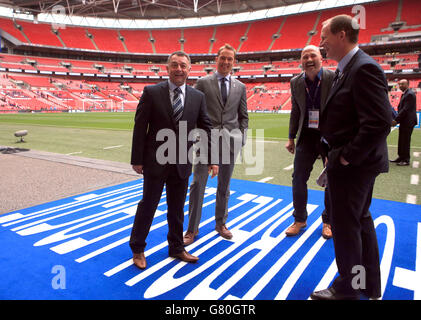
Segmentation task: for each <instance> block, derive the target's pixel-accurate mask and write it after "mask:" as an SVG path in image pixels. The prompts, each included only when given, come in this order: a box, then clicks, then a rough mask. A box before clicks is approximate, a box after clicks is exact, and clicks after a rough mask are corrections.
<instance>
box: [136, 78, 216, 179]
mask: <svg viewBox="0 0 421 320" xmlns="http://www.w3.org/2000/svg"><path fill="white" fill-rule="evenodd" d="M180 121H186V123H187V132H186V134H187V135H186V137H185V138H184V137H182V139H181V140H182V143H181V146H180V141H179V129H178V127H177V124H176V123H175V121H174V118H173V107H172V103H171V101H170V95H169V85H168V81H164V82H161V83H158V84H156V85H151V86H146V87H145V88H144V90H143V94H142V97H141V98H140V101H139V105H138V106H137V110H136V115H135V125H134V129H133V143H132V157H131V164H132V165H143V170H144V171H143V172H144V174H149V175H152V176H161V175H163V174H164V172H165V170H166V169H167V165H165V164H160V163H159V162H158V161H157V157H156V154H157V150H158V148H159V147H160V146H162V145H163V144H164V143H167V145H168V142H167V139H165V141H157V134H158V132H159V131H160V130H163V129H167V131H166V132H168V129H170V130H173V132H175V134H176V141H175V147H176V150H177V157H176V159H175V160H174V163H172V164H175V165H176V167H177V171H178V174H179V176H180V178H182V179H186V178H188V177H189V176H190V174H191V172H192V164H191V162H190V161H189V158H190V159H192V157H191V155H190V156H188V157H187V159H185V160H186V161H183V160H182V161H180V158H179V153H178V151H179V150H180V148H182V150H180V151H182V152H183V153H184V154H187V152H188V151H189V153H191V152H192V148H191V146H192V144H193V141H189V140H188V139H187V137H188V135H189V133H190V131H192V130H193V129H194V128H196V127H197V128H200V129H203V130H205V131H206V132H207V134H208V138H209V139H208V140H209V145H210V130H211V128H212V125H211V122H210V120H209V117H208V115H207V110H206V100H205V96H204V94H203V93H202V92H200V91H199V90H196V89H194V88H192V87H190V86H187V85H186V95H185V101H184V111H183V115H182V117H181V119H180ZM164 132H165V131H164ZM183 135H184V134H183ZM164 147H165V146H163V147H162V148H164ZM209 154H210V152H209Z"/></svg>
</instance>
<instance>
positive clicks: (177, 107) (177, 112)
mask: <svg viewBox="0 0 421 320" xmlns="http://www.w3.org/2000/svg"><path fill="white" fill-rule="evenodd" d="M180 94H181V89H180V88H179V87H177V88H175V89H174V98H173V108H174V120H175V122H178V120H180V118H181V116H182V115H183V103H182V101H181V97H180Z"/></svg>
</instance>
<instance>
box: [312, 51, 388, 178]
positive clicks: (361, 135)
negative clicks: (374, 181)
mask: <svg viewBox="0 0 421 320" xmlns="http://www.w3.org/2000/svg"><path fill="white" fill-rule="evenodd" d="M390 109H391V105H390V102H389V98H388V86H387V81H386V77H385V75H384V72H383V70H382V69H381V67H380V66H379V64H378V63H377V62H376V61H374V60H373V59H372V58H371V57H370V56H368V55H367V54H366V53H364V52H363V51H362V50H358V51H357V53H356V54H355V55H354V56H353V57H352V59H351V60H350V62H349V63H348V64H347V65H346V67H345V69H344V71H343V73H342V76H341V77H340V78H339V79H338V81H337V83H336V85H334V86H333V87H332V88H331V90H330V93H329V96H328V98H327V100H326V106H325V111H324V112H323V114H322V117H321V123H320V126H321V132H322V136H323V137H324V138H325V139H326V140H327V142H328V143H329V147H330V152H329V162H328V170H331V171H332V170H341V169H343V168H344V166H343V165H342V164H341V163H340V162H339V157H340V156H341V155H342V156H343V157H344V158H345V160H347V161H348V162H349V163H350V164H349V165H348V166H347V167H349V168H356V169H357V170H364V171H368V172H373V173H380V172H387V171H388V169H389V161H388V151H387V143H386V138H387V135H388V134H389V132H390V126H391V122H392V113H391V112H390Z"/></svg>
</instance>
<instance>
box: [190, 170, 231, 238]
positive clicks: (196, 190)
mask: <svg viewBox="0 0 421 320" xmlns="http://www.w3.org/2000/svg"><path fill="white" fill-rule="evenodd" d="M233 171H234V163H229V164H220V165H219V172H218V187H217V191H216V205H215V222H216V225H222V224H225V223H226V221H227V218H228V200H229V196H230V180H231V176H232V172H233ZM193 173H194V175H193V182H192V184H191V185H190V198H189V226H188V229H187V230H188V231H190V232H196V231H197V230H198V229H199V224H200V219H201V217H202V206H203V198H204V193H205V188H206V183H207V181H208V177H209V174H208V165H206V164H202V163H197V164H195V165H194V169H193Z"/></svg>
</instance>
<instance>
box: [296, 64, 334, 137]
mask: <svg viewBox="0 0 421 320" xmlns="http://www.w3.org/2000/svg"><path fill="white" fill-rule="evenodd" d="M334 77H335V73H334V72H333V71H331V70H329V69H325V68H323V71H322V83H321V84H320V89H321V92H320V115H321V114H322V113H323V112H324V110H325V104H326V99H327V97H328V94H329V90H330V88H331V86H332V81H333V78H334ZM304 82H305V79H304V72H302V73H301V74H299V75H298V76H295V77H294V78H292V79H291V83H290V87H291V103H292V107H291V116H290V118H289V136H290V137H295V136H297V143H296V145H298V144H299V142H300V137H301V131H302V129H303V125H304V119H305V117H306V112H307V105H306V85H305V83H304Z"/></svg>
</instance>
